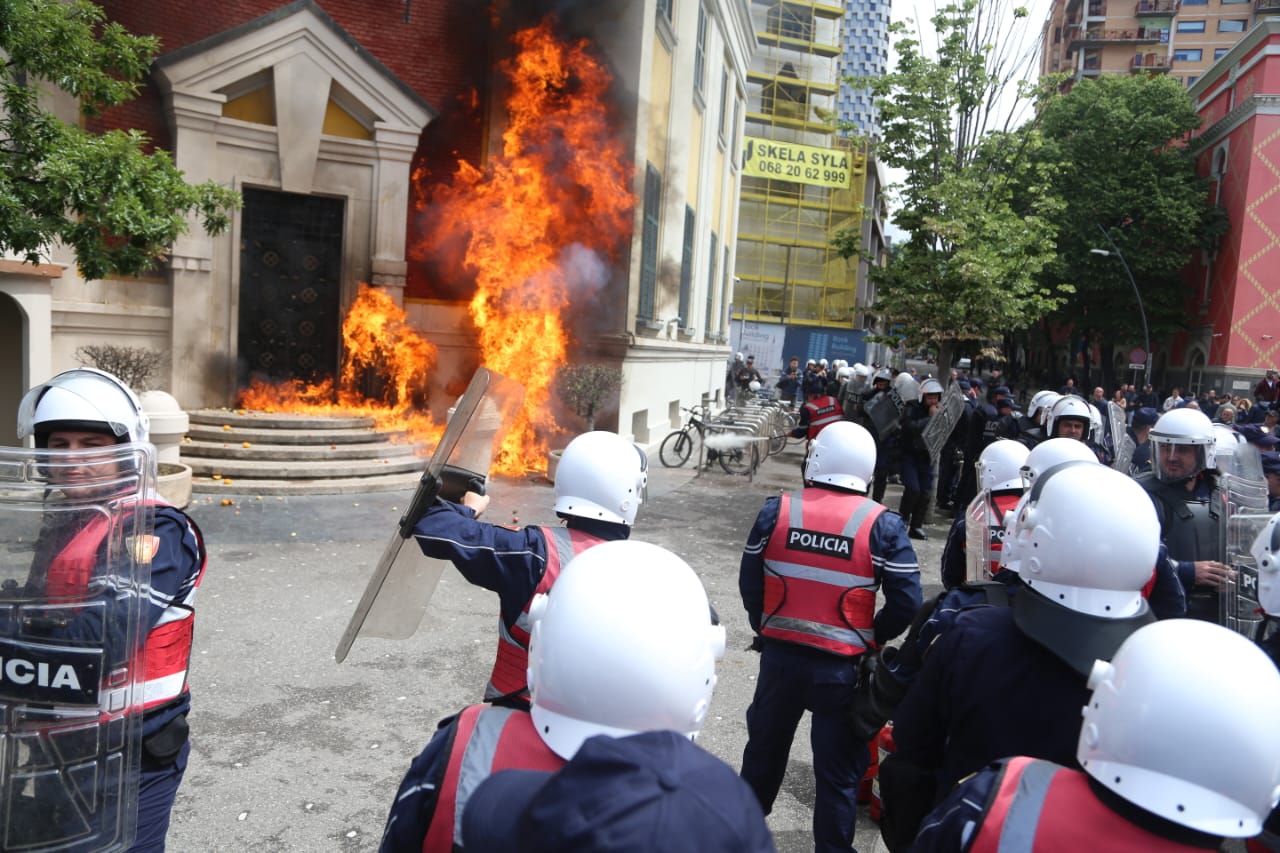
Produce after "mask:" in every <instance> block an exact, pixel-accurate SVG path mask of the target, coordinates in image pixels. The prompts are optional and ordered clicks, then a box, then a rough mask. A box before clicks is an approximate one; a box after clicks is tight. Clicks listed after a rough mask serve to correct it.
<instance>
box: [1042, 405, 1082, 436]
mask: <svg viewBox="0 0 1280 853" xmlns="http://www.w3.org/2000/svg"><path fill="white" fill-rule="evenodd" d="M1093 416H1094V408H1093V406H1090V405H1089V404H1088V403H1087V402H1085V400H1084V398H1083V397H1077V396H1076V395H1074V394H1067V395H1066V396H1065V397H1060V398H1058V400H1057V401H1056V402H1055V403H1054V404H1053V405H1052V406H1051V407H1050V408H1049V413H1048V414H1047V415H1045V421H1044V434H1045V435H1047V436H1049V437H1050V438H1053V437H1054V436H1055V435H1056V434H1057V433H1056V432H1055V431H1054V430H1055V429H1056V428H1057V426H1058V422H1059V421H1061V420H1062V419H1063V418H1079V419H1080V420H1082V421H1084V424H1085V432H1084V436H1083V437H1082V438H1088V437H1089V436H1090V435H1091V434H1092V433H1093Z"/></svg>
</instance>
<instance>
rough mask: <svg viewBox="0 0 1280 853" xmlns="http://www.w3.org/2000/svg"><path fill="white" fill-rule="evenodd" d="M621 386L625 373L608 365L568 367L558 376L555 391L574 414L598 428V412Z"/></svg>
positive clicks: (588, 429) (576, 365) (573, 365)
mask: <svg viewBox="0 0 1280 853" xmlns="http://www.w3.org/2000/svg"><path fill="white" fill-rule="evenodd" d="M621 387H622V370H621V369H620V368H617V367H610V366H609V365H607V364H567V365H565V366H563V367H561V368H560V371H559V372H558V373H557V374H556V392H557V393H558V394H559V395H560V399H562V400H564V402H565V404H566V405H568V406H569V407H570V408H572V409H573V411H574V412H575V413H577V414H578V415H581V416H582V417H584V418H586V419H587V431H588V432H590V431H591V430H593V429H595V428H596V412H598V411H599V410H600V406H601V405H602V404H603V403H604V401H605V398H606V397H607V396H608V395H609V394H611V393H613V392H614V391H616V390H618V389H619V388H621Z"/></svg>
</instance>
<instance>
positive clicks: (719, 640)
mask: <svg viewBox="0 0 1280 853" xmlns="http://www.w3.org/2000/svg"><path fill="white" fill-rule="evenodd" d="M529 615H530V619H531V621H532V624H533V627H532V629H531V631H530V636H529V672H528V676H529V694H530V697H531V705H532V707H531V713H532V715H533V723H534V727H535V728H536V729H537V730H538V735H539V736H540V737H541V738H542V740H543V741H544V742H545V743H546V745H547V746H548V747H550V748H551V750H552V751H554V752H555V753H556V754H557V755H559V756H560V757H562V758H566V759H567V758H572V757H573V754H574V753H575V752H577V751H578V747H579V746H581V745H582V742H583V741H584V740H586V739H587V738H589V737H592V736H593V735H598V734H604V735H610V736H612V737H622V736H625V735H629V734H635V733H637V732H644V731H653V730H658V729H670V730H672V731H676V732H680V733H681V734H683V735H685V736H687V737H689V738H693V737H695V736H696V735H697V734H698V731H699V730H700V729H701V728H702V723H703V720H705V719H706V715H707V708H708V706H709V705H710V703H711V694H712V691H713V690H714V689H715V684H716V666H715V664H716V661H717V660H719V659H720V658H722V657H723V656H724V649H725V630H724V626H722V625H712V624H711V607H710V604H709V603H708V602H707V594H706V591H705V590H704V589H703V587H702V582H701V581H699V580H698V576H697V575H696V574H695V573H694V571H693V569H691V568H689V566H688V564H686V563H685V562H684V560H682V559H680V558H679V557H677V556H676V555H675V554H672V553H671V552H670V551H667V550H666V549H664V548H659V547H658V546H657V545H651V544H649V543H647V542H638V541H636V540H619V541H613V542H604V543H602V544H600V545H596V546H594V547H592V548H588V549H587V550H586V551H583V552H582V553H581V554H579V555H578V556H577V557H575V558H574V559H573V560H572V561H570V563H569V564H568V565H567V566H565V567H564V569H563V570H562V571H561V573H560V576H559V577H558V578H556V583H555V586H554V587H553V588H552V592H551V594H550V595H547V596H542V595H540V596H538V597H537V599H535V601H534V603H533V605H532V606H531V607H530V610H529Z"/></svg>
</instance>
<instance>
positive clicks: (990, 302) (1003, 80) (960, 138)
mask: <svg viewBox="0 0 1280 853" xmlns="http://www.w3.org/2000/svg"><path fill="white" fill-rule="evenodd" d="M1026 18H1027V14H1026V10H1025V9H1021V8H1010V7H1009V6H1008V4H1006V3H1005V2H1004V0H963V2H960V3H958V4H956V5H949V6H945V7H943V8H942V9H941V10H940V11H939V12H938V14H937V15H936V16H935V17H934V18H933V19H932V21H931V23H932V25H933V28H934V30H935V31H936V33H937V44H936V47H935V49H934V51H933V52H932V55H928V54H926V52H925V50H924V49H923V46H922V40H921V39H919V38H912V37H910V36H909V35H908V34H907V30H906V28H905V27H904V26H902V25H901V24H898V25H895V26H894V27H892V28H891V29H892V31H893V32H894V33H895V34H897V35H900V36H902V38H900V39H899V40H898V41H897V42H896V44H895V48H896V49H897V51H898V65H897V68H896V69H895V70H894V71H893V72H891V73H889V74H886V75H884V76H883V77H879V78H875V79H872V80H871V81H870V86H871V88H872V90H873V91H874V92H875V94H876V96H877V99H878V104H879V107H880V110H881V127H882V131H883V134H882V141H881V142H880V144H879V146H878V147H877V155H878V157H879V158H880V160H881V161H882V162H883V163H885V164H886V165H888V166H889V167H890V168H897V169H903V170H905V173H906V177H905V179H904V181H903V183H902V185H901V187H899V188H898V189H899V201H900V204H901V207H900V209H899V211H898V213H897V215H896V217H895V221H896V224H897V225H898V226H899V227H900V228H902V229H903V230H904V231H906V232H907V235H908V236H907V240H906V241H905V242H904V243H903V244H902V245H901V246H899V247H898V249H897V251H896V252H895V254H894V256H893V260H892V262H891V263H890V264H889V265H887V266H886V267H884V268H880V269H874V270H873V271H872V278H873V281H874V282H875V284H876V287H877V298H876V303H875V305H874V306H873V307H872V310H873V311H874V312H875V313H876V314H878V315H879V316H880V319H881V325H882V327H883V328H885V329H891V330H893V331H894V333H895V334H897V335H900V336H903V337H905V338H907V339H909V340H911V341H912V343H913V344H932V345H936V346H938V348H939V350H940V355H939V361H940V363H942V364H949V363H950V360H951V357H952V355H953V350H954V348H955V345H956V344H957V343H958V342H961V341H969V340H987V339H991V338H1000V337H1001V336H1002V335H1003V334H1004V333H1006V332H1007V331H1009V330H1011V329H1019V328H1025V327H1026V326H1028V325H1030V324H1031V323H1033V322H1035V321H1036V320H1038V319H1039V318H1040V317H1041V316H1043V314H1044V313H1046V312H1047V311H1049V310H1051V309H1052V308H1054V307H1055V306H1057V305H1058V304H1059V302H1060V301H1061V298H1062V297H1061V295H1060V288H1059V287H1056V286H1046V285H1045V284H1044V283H1043V281H1042V276H1041V273H1042V271H1043V269H1044V267H1045V265H1046V264H1047V263H1048V262H1049V261H1050V260H1051V258H1052V256H1053V251H1054V243H1053V238H1054V231H1055V227H1054V222H1055V218H1056V215H1057V212H1058V208H1059V204H1058V202H1057V199H1056V198H1054V197H1053V196H1052V195H1050V194H1048V193H1041V194H1037V195H1034V196H1028V195H1020V194H1019V189H1020V188H1022V187H1026V186H1029V185H1033V184H1035V183H1036V182H1038V181H1039V182H1043V175H1041V174H1039V170H1040V169H1041V168H1042V166H1041V164H1040V162H1037V161H1033V160H1032V159H1030V157H1029V156H1028V154H1029V152H1030V151H1031V150H1032V149H1033V148H1034V147H1035V146H1036V145H1037V144H1038V143H1037V140H1036V137H1035V136H1034V134H1033V133H1031V132H1028V133H1026V134H1022V135H1019V136H1014V135H1013V134H1012V133H1011V132H1010V128H1011V126H1012V124H1013V123H1014V121H1015V120H1016V116H1017V107H1018V102H1019V101H1024V102H1025V100H1026V99H1028V98H1029V97H1030V96H1031V95H1032V94H1033V93H1032V92H1031V90H1029V89H1024V88H1022V87H1020V86H1019V84H1018V80H1019V79H1020V78H1021V76H1022V75H1023V74H1024V73H1025V72H1026V70H1027V69H1028V68H1029V59H1030V54H1019V52H1018V51H1019V49H1020V42H1019V39H1018V37H1017V35H1016V33H1011V32H1010V30H1009V27H1010V22H1011V21H1012V22H1013V23H1014V24H1015V25H1016V26H1015V29H1016V27H1021V28H1023V29H1025V27H1026V24H1025V21H1026ZM858 85H862V83H858ZM1014 90H1016V91H1014ZM1041 91H1042V92H1043V93H1047V92H1048V91H1049V90H1048V89H1044V90H1041ZM1011 98H1012V103H1011ZM1002 116H1003V117H1002ZM837 246H838V247H839V248H840V249H841V251H842V253H844V254H846V256H847V255H850V254H852V253H853V251H852V248H853V247H852V245H851V241H850V240H849V239H848V237H847V236H846V237H845V239H843V240H838V241H837Z"/></svg>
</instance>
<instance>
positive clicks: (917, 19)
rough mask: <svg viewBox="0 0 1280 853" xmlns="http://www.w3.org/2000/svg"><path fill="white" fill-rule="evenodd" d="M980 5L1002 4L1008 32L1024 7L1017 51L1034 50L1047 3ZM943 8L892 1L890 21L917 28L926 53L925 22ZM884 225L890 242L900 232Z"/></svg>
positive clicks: (894, 174)
mask: <svg viewBox="0 0 1280 853" xmlns="http://www.w3.org/2000/svg"><path fill="white" fill-rule="evenodd" d="M984 2H986V3H989V4H1003V7H1004V8H1005V9H1007V10H1010V11H1009V13H1008V14H1009V18H1010V21H1009V23H1010V28H1011V29H1010V30H1009V31H1012V28H1013V24H1014V19H1013V16H1012V11H1011V10H1012V9H1013V8H1015V7H1016V6H1025V7H1026V9H1027V12H1028V16H1027V20H1026V23H1027V25H1026V26H1025V28H1023V34H1024V37H1023V39H1022V44H1021V45H1020V52H1025V51H1031V50H1034V49H1035V44H1036V41H1038V39H1039V36H1040V31H1041V29H1042V28H1043V26H1044V20H1045V18H1046V16H1047V15H1048V14H1049V6H1050V0H984ZM944 5H947V4H946V3H945V2H942V0H896V2H894V3H893V15H892V19H893V20H894V21H895V22H899V21H900V22H902V23H905V24H907V25H908V26H910V27H911V28H912V29H913V30H914V29H917V28H918V31H919V33H920V36H921V38H920V42H921V44H923V45H925V47H926V50H927V49H929V48H930V47H932V46H933V45H934V43H935V42H934V38H933V28H932V26H931V25H930V23H929V20H930V19H931V18H932V17H934V15H936V14H937V10H938V9H939V8H940V7H942V6H944ZM891 42H892V39H891ZM895 60H896V51H895V50H894V48H893V45H892V43H891V44H890V47H889V62H890V65H891V66H892V64H893V63H894V62H895ZM1031 71H1032V73H1035V72H1036V67H1032V69H1031ZM1012 109H1013V104H1012V103H1010V104H1009V106H1008V107H1007V110H1012ZM1024 112H1025V111H1024ZM1026 118H1027V116H1026V115H1022V116H1020V120H1021V121H1025V120H1026ZM902 177H903V175H902V173H901V172H899V171H898V170H894V169H890V170H888V181H889V183H891V184H892V183H897V182H899V181H901V180H902ZM895 210H896V205H895V204H894V203H893V201H892V198H891V200H890V204H889V211H890V214H889V215H890V219H891V220H892V218H893V213H894V211H895ZM886 226H887V230H888V232H889V234H890V235H892V237H893V239H894V240H898V239H899V238H900V236H901V233H902V232H900V231H899V230H898V229H897V228H896V227H894V226H893V225H892V224H891V223H886Z"/></svg>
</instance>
